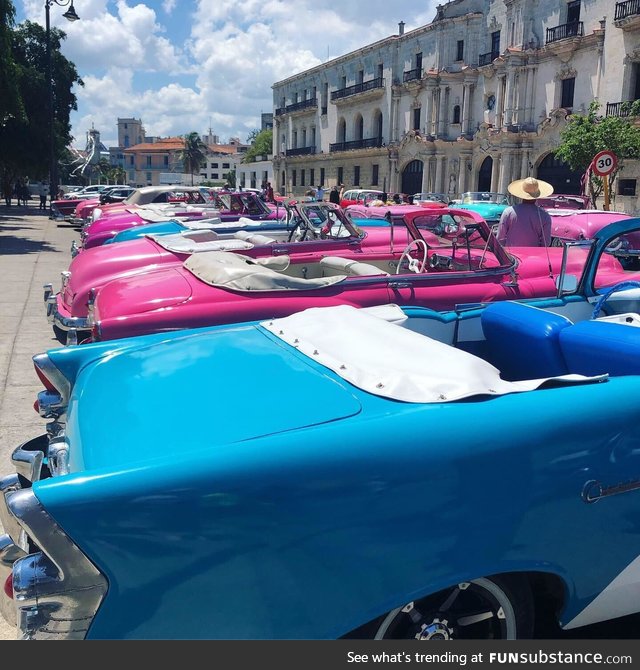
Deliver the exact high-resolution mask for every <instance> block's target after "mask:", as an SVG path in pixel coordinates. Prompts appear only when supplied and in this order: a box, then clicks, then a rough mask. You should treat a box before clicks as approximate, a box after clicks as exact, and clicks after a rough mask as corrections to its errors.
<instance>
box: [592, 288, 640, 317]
mask: <svg viewBox="0 0 640 670" xmlns="http://www.w3.org/2000/svg"><path fill="white" fill-rule="evenodd" d="M628 288H640V282H637V281H621V282H618V283H617V284H614V285H613V286H612V287H611V288H609V289H607V290H606V291H605V292H604V293H603V294H602V295H601V296H600V297H599V298H598V301H597V302H596V304H595V307H594V308H593V312H592V314H591V318H592V319H597V318H598V314H600V310H601V309H602V308H603V307H604V304H605V302H607V300H608V299H609V297H610V296H611V295H612V294H613V293H616V292H617V291H626V290H627V289H628Z"/></svg>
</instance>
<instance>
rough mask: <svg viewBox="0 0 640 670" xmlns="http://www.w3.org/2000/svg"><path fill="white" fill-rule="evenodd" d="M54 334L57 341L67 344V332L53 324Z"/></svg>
mask: <svg viewBox="0 0 640 670" xmlns="http://www.w3.org/2000/svg"><path fill="white" fill-rule="evenodd" d="M53 334H54V335H55V336H56V340H58V342H60V344H66V343H67V331H66V330H62V328H59V327H58V326H56V325H55V324H53Z"/></svg>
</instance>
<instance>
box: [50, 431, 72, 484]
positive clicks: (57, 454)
mask: <svg viewBox="0 0 640 670" xmlns="http://www.w3.org/2000/svg"><path fill="white" fill-rule="evenodd" d="M47 457H48V461H47V462H48V465H49V472H51V476H52V477H59V476H60V475H68V474H69V445H68V444H67V440H66V438H65V436H64V433H62V434H59V435H56V436H55V437H53V438H51V440H50V441H49V448H48V451H47Z"/></svg>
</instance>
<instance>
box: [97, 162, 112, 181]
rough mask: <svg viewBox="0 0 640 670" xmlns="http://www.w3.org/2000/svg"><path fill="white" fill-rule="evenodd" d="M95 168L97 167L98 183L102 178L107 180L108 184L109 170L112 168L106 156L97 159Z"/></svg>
mask: <svg viewBox="0 0 640 670" xmlns="http://www.w3.org/2000/svg"><path fill="white" fill-rule="evenodd" d="M97 168H98V173H99V179H100V183H102V180H103V179H104V180H105V181H106V182H107V184H109V183H110V178H111V172H112V170H113V168H112V166H111V163H110V162H109V160H108V159H107V158H101V159H100V160H99V161H98V165H97Z"/></svg>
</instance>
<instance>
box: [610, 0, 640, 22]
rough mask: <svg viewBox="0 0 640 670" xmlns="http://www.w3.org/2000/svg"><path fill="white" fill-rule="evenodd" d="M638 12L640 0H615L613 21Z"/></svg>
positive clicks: (639, 10) (639, 12)
mask: <svg viewBox="0 0 640 670" xmlns="http://www.w3.org/2000/svg"><path fill="white" fill-rule="evenodd" d="M638 14H640V0H626V2H616V14H615V19H614V20H615V21H620V20H621V19H626V18H627V17H628V16H637V15H638Z"/></svg>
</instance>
